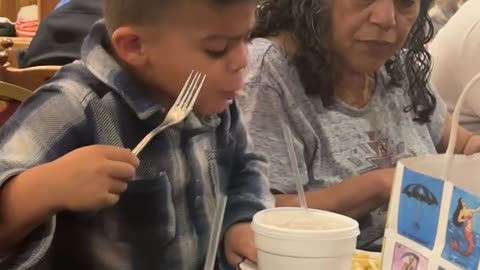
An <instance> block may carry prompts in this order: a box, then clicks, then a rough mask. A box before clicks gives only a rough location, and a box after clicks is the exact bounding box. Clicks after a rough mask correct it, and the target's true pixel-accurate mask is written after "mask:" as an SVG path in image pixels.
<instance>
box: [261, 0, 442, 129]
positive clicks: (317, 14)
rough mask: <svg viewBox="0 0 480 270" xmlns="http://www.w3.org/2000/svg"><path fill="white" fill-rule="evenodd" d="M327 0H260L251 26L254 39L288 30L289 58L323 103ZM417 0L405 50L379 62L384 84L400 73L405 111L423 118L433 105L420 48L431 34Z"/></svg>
mask: <svg viewBox="0 0 480 270" xmlns="http://www.w3.org/2000/svg"><path fill="white" fill-rule="evenodd" d="M331 1H335V0H264V1H262V2H261V5H260V6H259V8H258V11H257V13H258V14H257V15H258V17H257V27H256V29H255V31H254V32H253V35H252V37H253V38H255V37H274V36H276V35H278V34H279V33H281V32H289V33H291V34H292V37H293V39H294V42H295V46H296V51H295V53H294V55H292V56H291V60H292V61H293V64H294V65H295V66H296V68H297V70H298V73H299V76H300V79H301V81H302V83H303V86H304V87H305V89H306V92H307V93H308V94H316V95H320V97H321V99H322V102H323V104H324V106H325V107H329V106H331V105H332V104H333V103H334V93H333V91H334V87H333V80H334V76H335V74H333V72H332V71H333V67H332V63H333V57H332V55H333V50H332V49H331V45H330V44H331V43H330V40H329V39H330V32H331V15H330V6H331ZM420 1H421V4H420V13H419V16H418V18H417V21H416V23H415V25H414V26H413V28H412V30H411V32H410V34H409V37H408V40H407V43H406V44H405V50H402V52H398V53H397V54H395V55H394V56H392V58H391V59H389V60H388V61H387V62H386V64H385V66H386V70H387V72H388V74H389V76H390V78H391V80H390V84H392V85H394V86H400V85H401V82H402V81H403V80H404V79H405V76H406V78H407V79H408V82H409V87H408V90H407V93H408V96H409V97H410V100H411V104H410V105H409V106H407V107H405V112H409V111H413V113H414V115H415V117H414V120H415V121H417V122H420V123H426V122H429V121H430V116H431V115H432V113H433V111H434V109H435V106H436V98H435V95H434V94H433V93H432V92H431V90H430V88H429V84H428V80H429V76H430V68H431V57H430V54H429V53H428V51H427V50H426V48H425V44H427V43H428V42H429V41H430V40H431V39H432V36H433V26H432V22H431V20H430V17H429V16H428V9H429V6H430V2H431V1H432V0H420ZM401 53H402V54H403V55H401ZM401 58H403V59H404V61H402V60H401Z"/></svg>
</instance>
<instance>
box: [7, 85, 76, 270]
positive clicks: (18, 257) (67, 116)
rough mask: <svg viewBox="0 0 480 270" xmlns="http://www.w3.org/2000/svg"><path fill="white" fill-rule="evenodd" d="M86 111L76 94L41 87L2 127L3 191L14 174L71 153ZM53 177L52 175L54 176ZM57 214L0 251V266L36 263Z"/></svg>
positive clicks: (23, 267) (15, 266) (50, 232)
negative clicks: (7, 249) (14, 247)
mask: <svg viewBox="0 0 480 270" xmlns="http://www.w3.org/2000/svg"><path fill="white" fill-rule="evenodd" d="M84 119H85V117H84V110H83V109H82V106H81V104H80V102H78V101H77V100H76V99H75V98H74V97H73V96H69V95H67V94H65V93H64V92H62V91H58V90H55V89H41V90H38V92H37V93H36V94H35V95H33V96H32V97H31V98H29V99H28V100H27V101H26V102H24V103H23V104H22V106H21V107H20V108H19V110H18V111H17V112H16V113H15V114H14V115H13V116H12V117H11V118H10V119H9V120H8V122H7V123H6V124H5V125H4V126H3V127H2V128H1V129H0V192H1V189H2V186H3V185H4V184H5V183H6V182H7V181H8V180H9V179H11V178H12V177H14V176H16V175H18V174H20V173H22V172H24V171H26V170H28V169H30V168H32V167H35V166H38V165H41V164H44V163H48V162H50V161H53V160H55V159H57V158H58V157H60V156H62V155H63V154H65V153H67V152H70V151H71V150H72V149H73V148H75V147H76V146H77V144H78V143H79V140H78V139H77V138H79V137H80V136H81V134H80V133H78V131H79V130H80V128H81V125H82V124H83V123H84V121H83V120H84ZM52 177H53V176H52ZM54 228H55V217H52V219H51V220H50V221H49V222H48V223H47V224H44V225H42V226H40V227H38V228H37V229H36V230H35V231H34V232H33V233H32V234H31V235H30V236H28V237H27V238H26V239H25V240H24V243H21V244H20V245H19V246H20V248H19V249H18V250H15V251H10V252H9V253H8V254H0V269H26V268H25V267H26V266H27V265H35V264H37V263H38V262H39V261H40V260H41V259H42V258H43V256H44V255H45V253H46V252H47V250H48V248H49V246H50V243H51V241H52V239H53V233H54Z"/></svg>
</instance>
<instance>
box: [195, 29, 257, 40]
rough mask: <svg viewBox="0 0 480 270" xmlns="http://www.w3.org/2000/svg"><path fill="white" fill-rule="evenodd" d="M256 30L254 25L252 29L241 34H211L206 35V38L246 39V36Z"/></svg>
mask: <svg viewBox="0 0 480 270" xmlns="http://www.w3.org/2000/svg"><path fill="white" fill-rule="evenodd" d="M253 30H254V27H251V28H250V29H248V31H246V32H245V33H243V34H240V35H228V34H226V35H210V36H206V37H205V38H204V39H205V40H207V41H209V40H224V39H227V40H239V39H244V38H245V36H248V35H249V34H250V33H252V32H253Z"/></svg>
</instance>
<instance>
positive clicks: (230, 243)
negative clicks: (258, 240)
mask: <svg viewBox="0 0 480 270" xmlns="http://www.w3.org/2000/svg"><path fill="white" fill-rule="evenodd" d="M224 248H225V257H226V258H227V261H228V263H229V264H230V265H232V266H234V267H237V265H238V264H240V263H241V262H242V261H243V260H244V259H245V258H246V259H248V260H250V261H252V262H257V251H256V248H255V242H254V239H253V230H252V228H251V227H250V223H240V224H236V225H233V226H232V227H230V229H228V231H227V232H226V234H225V247H224Z"/></svg>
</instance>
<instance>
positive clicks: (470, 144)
mask: <svg viewBox="0 0 480 270" xmlns="http://www.w3.org/2000/svg"><path fill="white" fill-rule="evenodd" d="M451 128H452V117H451V116H450V114H449V113H447V115H446V116H445V125H444V129H443V135H442V139H441V140H440V143H439V144H438V145H437V150H438V152H440V153H445V151H447V147H448V142H449V140H450V129H451ZM478 152H480V137H479V136H478V135H474V134H473V133H471V132H469V131H468V130H466V129H464V128H463V127H461V126H459V127H458V130H457V142H456V144H455V153H456V154H465V155H471V154H474V153H478Z"/></svg>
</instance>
